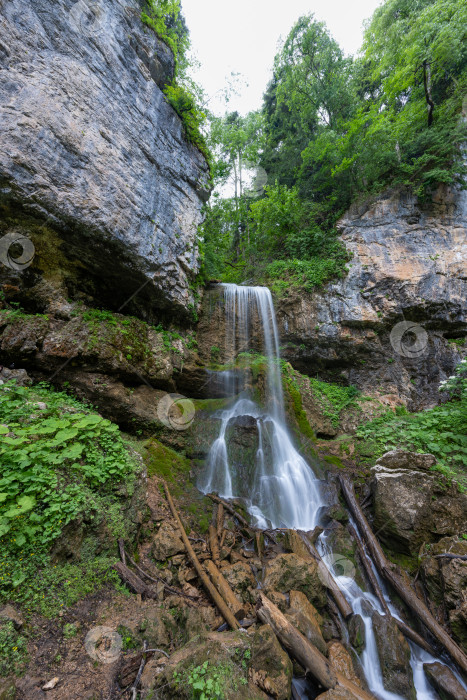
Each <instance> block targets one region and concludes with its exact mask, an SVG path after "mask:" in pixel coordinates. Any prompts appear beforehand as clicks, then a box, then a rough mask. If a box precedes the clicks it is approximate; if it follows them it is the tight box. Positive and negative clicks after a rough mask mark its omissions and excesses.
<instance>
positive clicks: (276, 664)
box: [249, 625, 292, 700]
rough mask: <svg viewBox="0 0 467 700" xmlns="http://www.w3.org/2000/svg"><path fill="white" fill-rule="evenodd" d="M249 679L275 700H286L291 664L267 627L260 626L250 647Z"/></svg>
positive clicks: (289, 683) (289, 685) (290, 679)
mask: <svg viewBox="0 0 467 700" xmlns="http://www.w3.org/2000/svg"><path fill="white" fill-rule="evenodd" d="M249 676H250V678H251V679H252V680H253V681H254V682H255V684H256V685H258V686H259V687H260V688H262V689H263V690H264V691H265V692H266V693H268V694H269V695H272V697H273V698H275V700H288V698H289V697H290V692H291V685H292V662H291V660H290V658H289V657H288V655H287V654H286V652H285V651H284V650H283V649H282V647H281V645H280V644H279V642H278V641H277V637H276V635H275V634H274V632H273V631H272V628H271V627H270V626H269V625H261V627H259V628H258V629H257V630H256V632H255V635H254V637H253V643H252V645H251V667H250V671H249Z"/></svg>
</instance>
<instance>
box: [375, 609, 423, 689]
mask: <svg viewBox="0 0 467 700" xmlns="http://www.w3.org/2000/svg"><path fill="white" fill-rule="evenodd" d="M371 619H372V623H373V629H374V632H375V639H376V647H377V649H378V656H379V661H380V664H381V671H382V674H383V684H384V687H385V688H386V690H389V691H390V692H392V693H398V694H399V695H401V696H402V697H403V698H407V700H416V697H417V694H416V691H415V686H414V683H413V675H412V668H411V666H410V647H409V645H408V642H407V640H406V639H405V637H404V635H403V634H402V632H401V631H400V630H399V628H398V627H397V625H396V623H395V621H394V620H393V619H391V618H389V617H388V616H387V615H380V614H379V613H377V612H376V611H375V612H374V613H373V615H372V618H371Z"/></svg>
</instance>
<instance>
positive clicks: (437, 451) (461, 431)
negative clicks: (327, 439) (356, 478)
mask: <svg viewBox="0 0 467 700" xmlns="http://www.w3.org/2000/svg"><path fill="white" fill-rule="evenodd" d="M396 448H403V449H409V450H413V451H415V452H429V453H431V454H433V455H434V456H435V457H436V459H437V460H438V462H437V464H436V465H435V466H434V467H433V469H434V470H435V471H439V472H441V473H442V474H444V475H445V476H446V477H448V478H450V479H455V480H456V481H457V482H458V483H459V486H460V487H461V488H462V489H465V488H467V399H465V398H464V399H462V400H452V401H448V402H447V403H445V404H443V405H441V406H436V407H435V408H432V409H429V410H426V411H421V412H419V413H408V412H407V411H405V409H403V408H399V409H397V412H396V414H394V413H393V412H392V411H388V412H387V413H385V414H383V415H382V416H380V417H378V418H377V419H376V420H373V421H370V422H368V423H365V424H364V425H362V426H360V427H359V428H358V430H357V442H356V450H357V453H358V454H359V455H360V456H361V458H362V459H363V461H368V462H370V461H374V460H375V459H377V458H378V457H381V455H383V454H384V453H385V452H387V451H388V450H391V449H396Z"/></svg>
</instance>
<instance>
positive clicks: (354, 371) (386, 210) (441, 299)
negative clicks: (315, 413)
mask: <svg viewBox="0 0 467 700" xmlns="http://www.w3.org/2000/svg"><path fill="white" fill-rule="evenodd" d="M339 226H340V229H341V232H342V241H343V243H344V244H345V245H346V247H347V249H348V250H349V251H350V252H351V253H352V255H353V257H352V260H351V261H350V263H349V265H348V268H349V273H348V275H346V277H345V278H343V279H342V280H339V281H337V282H334V283H331V284H328V285H326V287H325V288H324V289H323V290H322V291H320V292H317V293H315V294H312V295H306V294H303V293H300V294H298V293H296V292H294V291H293V290H292V289H291V290H290V292H289V294H288V295H286V296H284V297H283V298H282V299H280V300H278V302H277V315H278V320H279V327H280V333H281V339H282V341H283V342H284V345H285V347H284V350H283V356H284V357H285V358H286V359H288V360H290V361H291V362H292V364H293V365H294V366H295V367H297V369H299V370H300V371H302V372H304V373H305V374H311V375H315V374H316V373H319V374H321V376H322V377H323V378H325V379H328V380H331V381H342V382H344V383H349V384H355V385H357V386H358V387H359V388H361V389H363V390H364V391H365V392H366V393H370V394H375V393H378V394H379V395H380V396H381V397H384V399H385V400H386V402H387V403H389V404H394V403H404V404H406V405H408V406H409V407H410V408H420V407H424V406H427V405H430V404H432V403H434V402H436V401H437V400H438V393H437V387H438V383H439V380H440V379H444V378H445V377H446V375H449V374H451V373H452V370H453V367H454V366H455V365H456V364H457V362H459V360H460V353H463V349H462V348H463V346H462V345H461V344H460V345H458V344H456V343H453V342H452V341H453V340H456V339H457V340H458V342H459V341H460V342H461V343H462V340H463V338H464V337H465V335H466V331H467V197H466V193H460V194H455V193H452V192H447V191H439V192H438V193H437V194H436V195H435V197H434V198H433V200H432V201H430V202H428V203H426V204H421V203H420V202H417V200H416V199H415V198H414V197H413V196H411V195H408V194H406V193H405V192H403V191H402V192H401V191H392V192H389V193H386V194H385V195H383V196H381V197H379V198H377V199H376V200H374V201H369V202H366V203H363V204H360V205H354V206H353V207H352V208H351V209H350V211H349V212H348V213H347V214H346V215H345V216H344V217H343V218H342V219H341V221H340V222H339ZM404 321H409V322H411V324H409V325H412V329H410V328H408V326H407V328H406V329H405V332H404V327H403V326H399V327H396V326H397V324H399V323H401V322H404ZM391 333H392V335H391ZM449 341H451V342H449ZM414 343H415V345H414Z"/></svg>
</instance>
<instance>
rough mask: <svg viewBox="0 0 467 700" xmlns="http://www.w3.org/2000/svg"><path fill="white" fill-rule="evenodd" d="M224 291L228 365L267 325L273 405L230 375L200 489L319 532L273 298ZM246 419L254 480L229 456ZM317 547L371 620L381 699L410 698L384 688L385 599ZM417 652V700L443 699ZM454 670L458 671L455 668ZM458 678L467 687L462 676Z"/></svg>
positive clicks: (254, 290) (265, 520) (274, 522)
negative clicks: (379, 636) (287, 407)
mask: <svg viewBox="0 0 467 700" xmlns="http://www.w3.org/2000/svg"><path fill="white" fill-rule="evenodd" d="M223 286H224V299H225V314H226V355H227V358H228V360H230V362H232V363H234V362H235V360H236V358H237V356H238V354H239V353H240V352H247V351H249V350H251V349H252V348H251V338H250V327H251V325H252V323H253V322H254V321H255V320H259V324H260V326H261V328H262V335H263V352H264V354H265V356H266V362H267V370H268V371H267V377H266V385H267V386H266V389H267V390H266V402H265V403H266V406H265V409H262V408H261V407H260V405H259V404H258V403H257V402H256V401H255V400H254V397H253V392H252V391H248V390H246V389H243V390H242V392H241V393H240V394H239V393H238V392H239V386H240V385H239V382H238V375H237V374H236V373H235V372H233V371H224V372H223V377H224V380H225V391H226V395H230V396H231V397H232V405H231V406H230V407H229V408H227V409H225V410H223V411H220V415H219V418H220V419H221V426H220V431H219V435H218V437H217V439H216V440H215V441H214V443H213V445H212V447H211V449H210V452H209V456H208V460H207V465H206V469H205V471H204V473H203V474H202V476H201V479H200V481H199V484H198V486H199V488H200V490H201V491H202V492H203V493H210V492H216V493H218V494H219V495H220V496H222V497H224V498H227V499H230V498H242V499H243V500H244V501H245V503H246V505H247V506H248V509H249V512H250V514H251V515H252V516H253V518H254V519H255V521H256V525H257V526H258V527H263V528H268V527H272V528H276V527H287V528H295V529H301V530H311V529H313V528H314V527H315V526H316V525H317V524H318V521H319V512H320V509H321V508H322V507H324V506H326V502H325V498H324V496H323V493H322V489H321V488H320V481H319V480H318V479H317V478H316V476H315V474H314V472H313V471H312V469H311V467H310V466H309V465H308V463H307V462H306V460H305V459H304V458H303V457H302V456H301V455H300V454H299V452H298V451H297V449H296V448H295V447H294V445H293V441H292V439H291V437H290V435H289V432H288V429H287V426H286V422H285V413H284V396H283V391H282V379H281V367H280V355H279V336H278V331H277V324H276V318H275V313H274V306H273V302H272V297H271V293H270V291H269V289H267V288H266V287H243V286H240V287H239V286H237V285H233V284H226V285H223ZM255 315H256V318H254V316H255ZM239 419H240V420H241V419H248V420H250V421H253V422H256V428H257V436H258V447H257V450H256V456H255V460H254V464H253V465H251V468H250V470H249V472H248V474H247V475H246V476H247V478H245V474H238V473H236V469H235V467H234V465H233V464H232V460H231V459H230V457H229V447H228V440H227V433H228V430H229V426H232V425H235V422H236V421H238V420H239ZM356 529H357V528H356ZM317 546H318V548H319V550H320V553H321V555H322V557H323V560H324V561H325V562H326V563H327V565H328V567H329V569H330V570H331V572H332V573H333V576H334V578H335V580H336V582H337V584H338V585H339V587H340V588H341V590H342V592H343V594H344V596H345V597H346V598H347V600H348V602H349V603H350V605H351V607H352V610H353V612H354V613H356V614H357V613H358V614H359V615H361V617H362V619H363V622H364V625H365V631H366V642H365V648H364V650H363V652H362V655H361V662H362V667H363V670H364V673H365V678H366V681H367V684H368V687H369V689H370V691H371V692H372V693H373V694H374V696H375V698H378V699H379V700H404V698H402V696H400V695H397V694H395V693H392V692H389V691H388V690H386V689H385V687H384V684H383V674H382V671H381V665H380V660H379V656H378V650H377V646H376V638H375V634H374V630H373V625H372V621H371V615H372V611H373V610H376V611H377V612H379V613H380V614H384V611H383V610H382V607H381V605H380V603H379V601H378V599H377V598H376V597H375V596H373V595H372V594H370V593H365V592H364V591H363V590H362V589H361V588H360V587H359V586H358V584H357V583H356V582H355V581H354V580H353V579H351V578H349V577H346V576H341V575H339V572H338V571H334V570H333V562H334V557H333V556H332V552H331V551H330V550H329V548H328V546H327V543H326V537H325V536H321V537H320V538H319V540H318V544H317ZM375 576H377V578H378V580H379V581H380V585H381V589H382V590H383V591H384V592H385V586H384V582H382V581H381V580H380V578H379V575H378V573H377V572H376V570H375ZM385 598H386V600H387V603H388V606H389V609H390V611H391V614H392V615H393V616H394V617H398V613H397V610H396V608H395V607H394V606H393V605H392V603H391V601H390V598H389V596H388V595H387V593H386V592H385ZM410 648H411V653H412V654H411V666H412V670H413V679H414V685H415V689H416V694H417V700H435V699H436V698H437V697H438V696H437V695H436V693H435V692H434V690H433V689H432V688H431V686H430V684H429V683H428V681H427V679H426V675H425V673H424V671H423V663H430V662H432V661H435V660H436V661H439V660H440V659H435V658H433V657H432V656H430V655H429V654H427V652H425V651H423V650H422V649H420V648H419V647H418V646H417V645H415V644H413V643H412V642H411V643H410ZM451 670H453V671H454V672H455V669H451ZM455 673H456V672H455ZM456 676H457V678H458V680H459V681H460V682H461V683H462V684H463V681H462V679H461V678H460V676H459V675H458V674H457V673H456Z"/></svg>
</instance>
